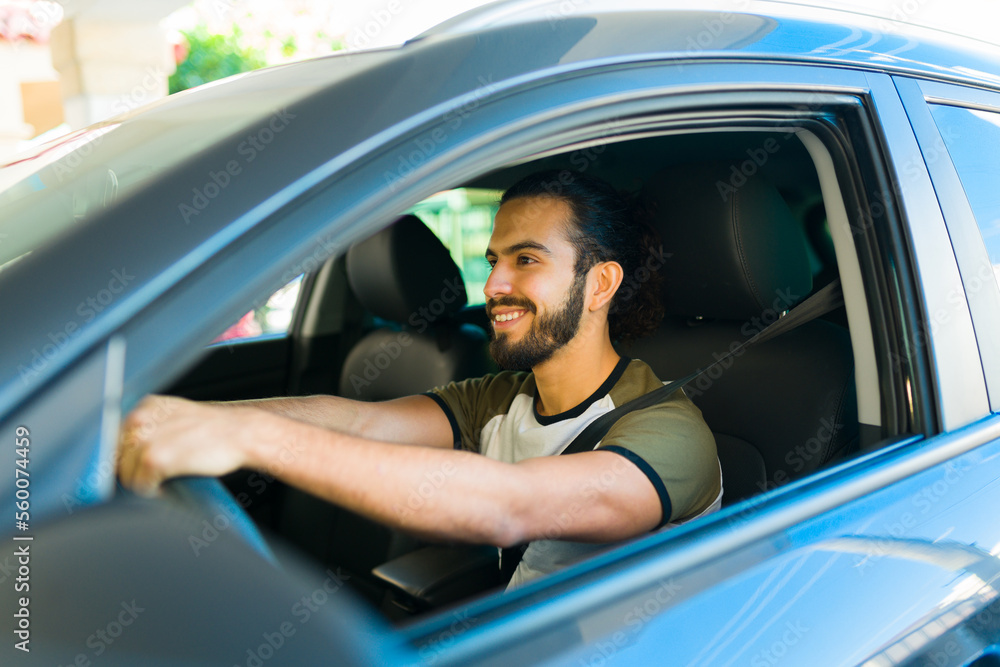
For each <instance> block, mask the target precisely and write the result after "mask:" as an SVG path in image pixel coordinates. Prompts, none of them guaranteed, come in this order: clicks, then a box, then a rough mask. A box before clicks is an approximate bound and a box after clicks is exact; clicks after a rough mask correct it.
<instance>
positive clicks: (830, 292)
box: [500, 278, 844, 581]
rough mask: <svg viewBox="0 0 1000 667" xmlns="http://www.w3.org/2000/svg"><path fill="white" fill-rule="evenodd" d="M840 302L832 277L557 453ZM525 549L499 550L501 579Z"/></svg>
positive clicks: (587, 443)
mask: <svg viewBox="0 0 1000 667" xmlns="http://www.w3.org/2000/svg"><path fill="white" fill-rule="evenodd" d="M843 305H844V293H843V290H842V289H841V286H840V278H835V279H834V280H833V281H832V282H830V283H829V284H827V285H826V286H825V287H823V289H821V290H819V291H817V292H816V293H814V294H813V295H812V296H810V297H809V298H808V299H806V300H805V301H802V302H801V303H799V304H798V305H797V306H795V307H794V308H792V309H791V310H789V311H788V312H787V313H785V314H784V315H783V316H781V317H779V318H778V319H777V320H775V321H774V322H771V324H769V325H768V326H766V327H764V328H763V329H761V330H760V331H758V332H757V333H756V334H754V335H753V336H751V337H750V338H748V339H746V340H745V341H743V342H742V343H740V344H739V345H738V346H737V347H735V348H733V349H732V350H730V351H729V352H728V353H727V354H725V355H723V356H721V357H719V358H718V359H716V360H715V361H713V362H712V363H710V364H709V365H707V366H704V367H702V368H699V369H698V370H696V371H695V372H693V373H691V374H690V375H687V376H685V377H682V378H681V379H680V380H674V381H673V382H669V383H667V384H665V385H663V386H662V387H660V388H658V389H654V390H653V391H651V392H649V393H646V394H643V395H642V396H639V397H638V398H634V399H632V400H631V401H629V402H627V403H623V404H622V405H620V406H618V407H617V408H614V409H613V410H610V411H608V412H606V413H604V414H603V415H601V416H600V417H598V418H597V419H595V420H594V421H592V422H591V423H590V424H588V425H587V427H586V428H585V429H583V430H582V431H581V432H580V434H579V435H577V436H576V438H574V439H573V442H571V443H569V446H568V447H566V449H564V450H563V451H562V452H561V454H576V453H579V452H585V451H590V450H592V449H594V448H595V447H597V445H598V443H599V442H600V441H601V439H602V438H603V437H604V436H605V435H607V433H608V431H610V430H611V427H612V426H614V425H615V422H617V421H618V420H619V419H621V418H622V417H624V416H625V415H626V414H628V413H629V412H632V411H633V410H642V409H643V408H648V407H651V406H653V405H656V404H658V403H662V402H663V401H665V400H666V399H667V398H669V397H670V395H671V394H673V393H674V392H675V391H677V390H678V389H681V388H682V387H683V386H684V385H686V384H688V383H689V382H691V381H693V380H696V379H697V378H699V377H701V376H702V375H704V374H705V373H707V372H708V371H709V370H711V369H712V368H715V367H716V366H717V365H719V364H721V363H722V362H723V361H725V360H727V359H729V358H730V357H734V356H736V355H738V354H741V353H743V352H745V351H746V350H747V349H749V348H750V347H752V346H754V345H757V344H758V343H763V342H764V341H766V340H770V339H772V338H774V337H775V336H779V335H781V334H783V333H787V332H789V331H791V330H792V329H795V328H797V327H800V326H802V325H803V324H805V323H806V322H809V321H811V320H814V319H816V318H817V317H820V316H821V315H825V314H826V313H829V312H830V311H832V310H836V309H837V308H840V307H841V306H843ZM526 548H527V545H526V544H525V545H519V546H516V547H509V548H505V549H503V550H502V553H501V556H500V571H501V576H503V577H504V580H505V581H510V577H511V576H513V574H514V570H515V569H517V565H518V563H520V561H521V556H522V555H523V554H524V549H526Z"/></svg>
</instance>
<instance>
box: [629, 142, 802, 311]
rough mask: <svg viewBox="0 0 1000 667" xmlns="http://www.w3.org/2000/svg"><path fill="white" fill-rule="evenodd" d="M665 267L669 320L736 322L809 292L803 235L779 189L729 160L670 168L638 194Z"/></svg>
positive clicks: (783, 307) (789, 303)
mask: <svg viewBox="0 0 1000 667" xmlns="http://www.w3.org/2000/svg"><path fill="white" fill-rule="evenodd" d="M643 195H644V198H645V199H646V200H647V202H648V203H649V208H650V212H651V214H652V223H653V225H654V226H655V227H656V229H657V231H659V233H660V238H661V239H662V241H663V249H664V250H665V251H666V252H667V253H668V255H667V256H668V258H669V259H667V261H666V262H665V263H664V266H663V267H662V268H661V269H660V272H661V275H662V277H663V285H664V306H665V309H666V312H667V314H668V315H675V316H682V317H697V316H702V317H709V318H715V319H727V320H742V319H750V318H753V317H755V316H758V315H760V314H761V313H763V312H764V311H766V310H769V309H773V310H777V311H782V310H787V309H788V308H790V307H791V306H793V305H794V304H795V303H796V302H797V301H799V300H801V299H802V298H804V297H806V296H807V295H808V294H809V292H810V291H811V290H812V273H811V272H810V268H809V256H808V252H807V249H806V239H805V234H804V232H803V230H802V227H801V225H800V224H799V223H798V222H797V221H796V220H795V218H794V216H793V215H792V212H791V211H790V210H789V208H788V205H787V204H785V201H784V199H783V198H782V197H781V195H780V194H779V193H778V191H777V189H776V188H775V187H774V185H772V184H771V183H770V182H769V181H768V180H766V179H765V178H764V177H763V176H762V175H761V174H759V173H755V174H754V175H752V176H746V175H745V174H743V173H742V172H741V171H740V166H739V165H738V164H736V163H734V162H731V161H720V162H703V163H698V164H684V165H679V166H676V167H670V168H668V169H665V170H663V171H660V172H658V173H656V174H655V175H654V176H653V177H652V178H650V180H649V181H648V182H647V183H646V186H645V188H644V192H643Z"/></svg>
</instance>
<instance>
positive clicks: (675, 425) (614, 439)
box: [599, 392, 721, 525]
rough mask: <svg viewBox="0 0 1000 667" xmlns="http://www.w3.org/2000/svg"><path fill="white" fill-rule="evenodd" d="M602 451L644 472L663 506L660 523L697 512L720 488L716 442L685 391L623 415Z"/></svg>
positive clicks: (601, 446)
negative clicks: (630, 462) (619, 456)
mask: <svg viewBox="0 0 1000 667" xmlns="http://www.w3.org/2000/svg"><path fill="white" fill-rule="evenodd" d="M599 449H605V450H609V451H614V452H616V453H618V454H621V455H622V456H625V457H626V458H627V459H629V460H630V461H632V462H633V463H634V464H635V465H636V466H637V467H638V468H639V469H640V470H641V471H642V472H643V473H645V474H646V477H647V478H649V481H650V483H651V484H652V485H653V487H654V488H655V489H656V491H657V493H658V494H659V496H660V502H661V504H662V506H663V518H662V520H661V522H660V525H663V524H666V523H671V522H677V521H683V520H684V519H687V518H690V517H693V516H695V515H697V514H699V513H700V512H702V511H704V510H705V509H707V508H708V507H709V506H710V505H711V504H712V503H713V502H714V501H715V499H716V497H717V496H718V495H719V491H720V490H721V478H720V474H719V458H718V455H717V453H716V449H715V438H714V437H713V436H712V432H711V431H710V430H709V428H708V425H707V424H706V423H705V421H704V419H702V416H701V411H700V410H699V409H698V408H697V406H695V405H694V403H692V402H691V400H690V399H688V398H687V396H684V395H683V392H678V393H677V394H676V395H675V396H673V397H671V398H670V399H668V400H667V401H666V402H664V403H661V404H659V405H655V406H653V407H650V408H646V409H645V410H639V411H636V412H633V413H629V414H627V415H625V416H624V417H622V418H621V419H620V420H619V421H618V423H616V424H615V425H614V426H613V427H612V428H611V430H610V431H608V434H607V436H605V437H604V439H603V440H602V441H601V444H600V445H599Z"/></svg>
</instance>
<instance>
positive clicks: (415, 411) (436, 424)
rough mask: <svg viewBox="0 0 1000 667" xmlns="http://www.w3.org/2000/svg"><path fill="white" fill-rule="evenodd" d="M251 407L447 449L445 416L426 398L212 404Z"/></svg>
mask: <svg viewBox="0 0 1000 667" xmlns="http://www.w3.org/2000/svg"><path fill="white" fill-rule="evenodd" d="M214 405H221V406H224V407H225V406H228V407H237V408H239V407H252V408H257V409H260V410H264V411H266V412H270V413H272V414H276V415H279V416H281V417H287V418H288V419H294V420H295V421H299V422H303V423H306V424H312V425H313V426H318V427H320V428H324V429H328V430H332V431H337V432H339V433H347V434H350V435H354V436H357V437H359V438H366V439H369V440H379V441H382V442H392V443H397V444H403V445H425V446H433V447H450V446H451V445H452V441H453V435H452V433H451V425H450V423H449V422H448V418H447V416H445V414H444V413H443V412H442V411H441V409H440V408H438V407H437V406H436V405H435V404H434V403H433V402H432V401H431V399H429V398H427V397H426V396H406V397H403V398H398V399H395V400H391V401H381V402H377V403H368V402H363V401H355V400H351V399H348V398H341V397H339V396H323V395H317V396H301V397H295V398H266V399H259V400H249V401H233V402H228V403H215V404H214Z"/></svg>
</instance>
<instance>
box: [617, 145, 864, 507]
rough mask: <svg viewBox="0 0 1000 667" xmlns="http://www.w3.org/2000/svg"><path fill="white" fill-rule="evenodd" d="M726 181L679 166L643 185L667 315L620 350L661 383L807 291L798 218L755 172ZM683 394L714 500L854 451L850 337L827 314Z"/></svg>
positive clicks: (724, 165) (713, 172)
mask: <svg viewBox="0 0 1000 667" xmlns="http://www.w3.org/2000/svg"><path fill="white" fill-rule="evenodd" d="M730 176H731V164H730V163H729V162H705V163H699V164H693V165H692V164H685V165H683V166H678V167H672V168H669V169H665V170H663V171H660V172H658V173H657V174H655V175H654V176H653V177H652V178H651V179H650V180H649V181H648V182H647V184H646V186H645V187H644V191H643V198H644V199H645V200H646V202H647V204H648V208H649V212H650V216H651V222H652V223H653V226H654V227H656V228H657V231H658V232H659V234H660V237H661V240H662V242H663V250H664V253H665V255H664V258H663V260H662V267H661V268H660V275H661V277H662V278H663V288H662V289H663V302H664V306H665V311H666V316H665V318H664V321H663V323H662V324H661V326H660V327H659V329H658V330H657V331H656V332H655V333H654V334H653V335H652V336H651V337H649V338H645V339H642V340H639V341H637V342H636V343H634V344H633V345H632V346H631V348H629V349H627V350H626V351H627V352H628V353H629V354H631V355H632V356H634V357H636V358H639V359H642V360H644V361H646V362H647V363H649V364H650V366H651V367H652V368H653V370H654V371H655V372H656V373H657V375H658V376H659V377H660V378H661V379H662V380H671V379H676V378H680V377H683V376H685V375H687V374H688V373H690V372H691V371H693V370H695V369H697V368H701V367H703V366H706V365H708V364H709V363H711V362H713V361H715V360H716V359H718V358H720V357H722V356H723V355H724V354H725V353H727V352H729V350H730V349H732V348H733V347H734V346H735V345H736V344H738V343H739V342H740V341H742V340H745V339H746V338H749V337H750V336H752V335H753V334H754V333H756V332H757V331H758V330H759V329H761V328H763V327H764V326H766V324H768V323H770V322H771V321H773V320H774V319H776V318H777V317H778V316H780V314H781V313H782V312H784V311H786V310H788V309H790V308H792V307H793V306H794V305H795V303H797V302H798V301H801V300H802V299H804V298H805V297H807V296H808V295H809V294H810V292H811V291H812V290H813V284H812V273H811V270H810V264H809V256H808V250H807V246H806V238H805V234H804V232H803V229H802V225H801V224H799V222H798V221H797V220H796V219H795V217H794V216H793V214H792V212H791V210H790V209H789V207H788V206H787V204H786V203H785V201H784V200H783V199H782V197H781V195H780V194H779V192H778V190H777V189H776V188H775V187H774V185H772V184H771V183H770V182H769V181H767V180H765V179H764V178H763V177H762V176H761V175H759V174H757V175H755V176H752V177H748V178H747V179H746V182H745V183H744V184H743V185H742V186H740V187H738V188H735V189H734V188H731V187H729V185H730V183H729V179H730ZM720 183H721V184H723V185H724V186H726V187H720V186H719V184H720ZM819 287H822V285H820V286H819ZM685 391H686V392H687V393H688V395H689V396H690V397H691V399H692V400H693V401H694V403H695V404H696V405H697V406H698V407H699V408H700V409H701V411H702V414H703V416H704V418H705V421H706V422H707V423H708V425H709V427H710V428H711V430H712V432H713V433H714V434H715V439H716V444H717V446H718V451H719V459H720V461H721V463H722V469H723V485H724V488H725V494H724V496H723V504H727V505H728V504H731V503H733V502H735V501H738V500H742V499H744V498H746V497H748V496H750V495H753V494H755V493H759V492H760V491H764V490H769V489H771V488H774V487H775V486H779V485H781V484H784V483H786V482H788V481H790V480H793V479H797V478H799V477H802V476H804V475H807V474H809V473H811V472H813V471H815V470H818V469H819V468H821V467H823V466H824V465H826V464H827V463H829V462H830V461H832V460H835V459H837V458H839V457H843V456H844V455H845V454H847V453H848V452H851V451H853V449H855V448H856V447H857V440H858V419H857V400H856V396H855V384H854V362H853V355H852V352H851V343H850V338H849V334H848V332H847V330H846V329H845V328H844V327H842V326H840V325H837V324H834V323H832V322H829V321H825V320H819V319H817V320H812V321H810V322H807V323H806V324H803V325H802V326H800V327H799V328H797V329H795V330H793V331H790V332H787V333H785V334H783V335H780V336H778V337H776V338H774V339H772V340H769V341H767V342H764V343H761V344H759V345H757V346H755V347H752V348H750V349H749V350H746V351H745V352H743V353H741V354H739V355H737V356H736V357H734V358H733V359H731V360H728V361H726V362H723V363H722V364H720V365H719V366H718V367H716V368H715V369H713V370H711V371H710V372H708V373H706V374H704V375H702V376H701V377H699V378H698V379H697V380H695V381H693V382H692V383H690V384H689V385H687V387H686V389H685Z"/></svg>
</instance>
